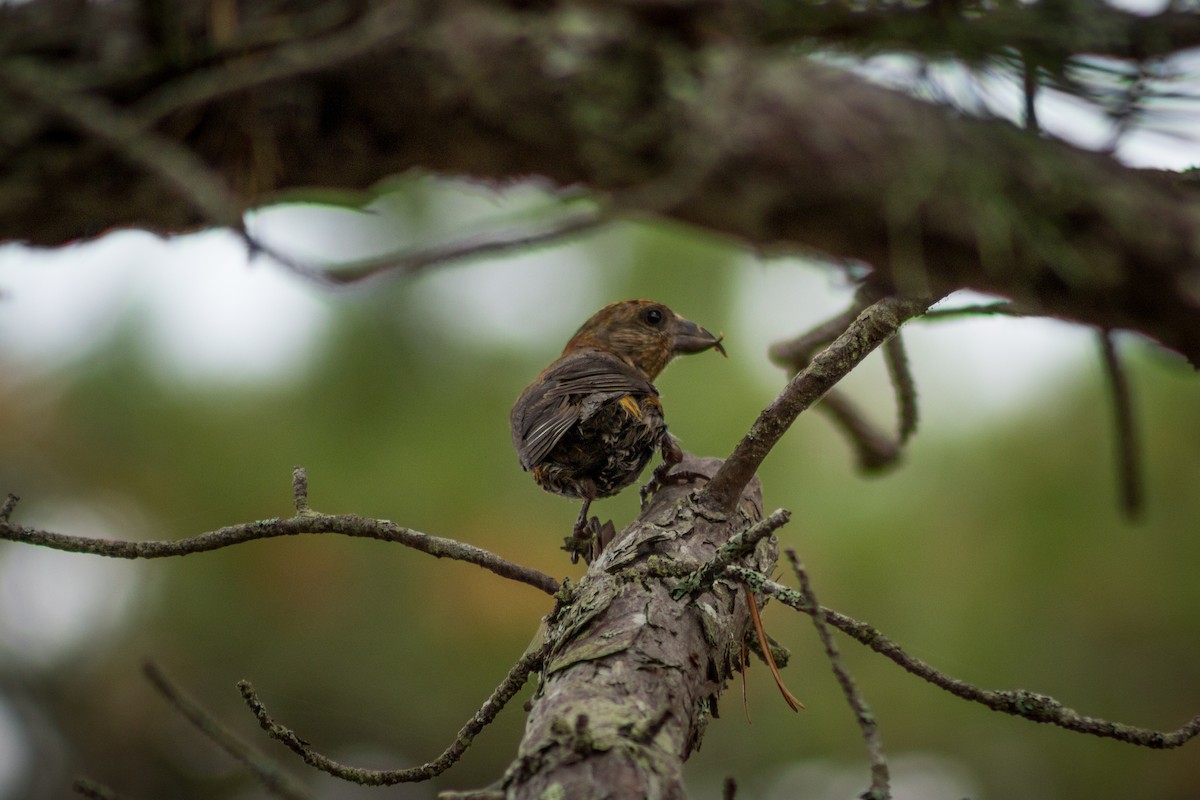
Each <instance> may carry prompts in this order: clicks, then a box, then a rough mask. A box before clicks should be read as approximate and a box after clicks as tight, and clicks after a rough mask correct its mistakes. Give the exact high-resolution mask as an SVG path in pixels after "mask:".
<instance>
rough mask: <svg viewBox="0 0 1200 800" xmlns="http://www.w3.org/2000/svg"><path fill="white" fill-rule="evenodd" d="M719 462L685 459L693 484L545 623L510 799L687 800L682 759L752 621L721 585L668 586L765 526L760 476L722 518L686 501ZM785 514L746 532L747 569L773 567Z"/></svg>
mask: <svg viewBox="0 0 1200 800" xmlns="http://www.w3.org/2000/svg"><path fill="white" fill-rule="evenodd" d="M719 464H720V462H719V461H717V460H716V459H701V458H697V457H695V456H693V455H691V454H685V456H684V460H683V462H682V463H681V464H680V465H679V466H678V467H676V468H675V469H676V470H677V471H678V473H679V475H680V476H682V477H686V478H687V480H686V481H684V480H675V481H668V482H667V483H666V484H665V485H664V486H663V487H662V488H660V489H659V490H658V492H657V493H656V494H655V495H654V496H653V498H652V499H651V501H650V502H649V503H648V504H647V506H646V507H645V508H644V509H643V511H642V513H641V515H640V516H639V518H638V519H637V520H636V521H635V522H633V523H632V524H630V525H629V526H628V527H627V528H626V529H625V530H623V531H622V532H621V533H620V534H619V535H618V537H617V538H616V539H615V540H614V541H613V542H611V543H610V544H609V545H608V546H607V547H606V549H605V550H604V552H603V553H601V554H600V556H599V557H597V558H596V559H594V560H593V561H592V563H591V565H590V566H589V568H588V571H587V574H586V575H585V576H584V577H583V578H582V579H581V581H580V583H579V585H578V588H577V589H575V590H574V591H573V592H571V593H570V596H569V597H567V598H565V599H564V600H563V602H562V603H561V605H560V606H559V608H558V609H556V611H555V613H554V614H553V615H551V616H550V617H549V618H548V619H547V624H546V639H547V641H548V642H549V647H550V653H549V657H548V659H547V662H546V667H545V669H544V670H543V673H542V684H541V688H540V689H539V691H538V692H537V693H536V694H535V696H534V700H533V704H532V708H531V709H530V712H529V718H528V722H527V723H526V728H525V736H524V738H523V740H522V743H521V747H520V751H519V757H518V758H517V760H516V761H515V762H513V764H512V765H511V766H510V767H509V769H508V772H507V774H506V776H505V779H504V786H505V789H506V790H507V794H506V796H507V797H508V798H510V800H524V798H544V797H549V796H555V797H569V798H572V800H589V799H590V798H597V799H599V798H611V797H656V798H671V799H675V798H682V797H683V796H684V793H683V775H682V772H683V762H684V761H685V760H686V759H687V757H688V756H689V755H690V754H691V753H692V752H693V751H694V750H695V749H696V748H697V747H699V745H700V741H701V738H702V736H703V733H704V728H705V726H706V724H707V722H708V720H709V719H710V718H711V717H715V716H716V709H717V701H718V698H719V697H720V695H721V693H722V692H723V691H724V689H725V685H726V682H727V681H728V679H729V678H730V677H731V676H732V675H733V674H734V672H735V671H736V670H737V664H738V656H739V653H740V652H741V646H742V642H743V641H744V640H745V637H746V634H747V632H748V630H749V626H750V614H749V610H748V606H747V604H746V595H745V593H744V592H743V591H742V589H741V587H739V586H736V585H731V583H730V582H729V581H727V580H718V581H716V582H715V583H714V584H712V585H711V586H710V587H708V588H707V589H699V590H698V591H697V593H696V594H694V595H692V596H691V597H690V598H689V599H687V600H676V599H675V598H673V597H672V591H671V590H672V588H674V586H675V585H677V582H678V581H679V580H680V578H683V577H685V576H687V575H689V574H691V573H692V572H694V571H695V570H696V569H697V568H699V567H700V565H701V564H702V563H704V562H705V561H708V560H709V559H711V558H712V557H714V556H715V555H716V553H717V551H718V548H720V546H721V545H722V544H723V543H725V542H726V541H728V540H729V539H730V538H731V537H732V536H734V534H736V533H737V532H738V531H741V530H746V529H747V528H750V526H751V523H752V522H754V521H756V520H758V519H759V518H760V517H761V516H762V506H761V503H762V501H761V494H760V491H761V489H760V487H759V485H758V482H757V480H756V481H754V482H752V483H751V484H750V485H749V487H747V489H746V492H745V494H744V495H743V496H742V498H741V502H740V503H739V504H738V507H737V508H736V509H735V510H733V511H732V513H730V514H728V515H722V516H720V518H715V517H714V518H710V516H708V515H706V512H705V511H704V510H703V509H702V508H700V507H698V506H697V505H696V504H695V503H694V502H693V501H692V500H691V499H690V492H691V491H692V490H693V489H694V488H695V486H696V484H697V483H702V482H703V481H704V480H705V479H706V478H705V477H704V476H711V475H713V474H714V473H715V472H716V470H717V467H718V465H719ZM782 517H783V515H775V517H774V519H773V521H772V523H768V526H765V527H759V528H755V529H752V530H753V532H752V533H750V534H749V536H750V537H754V536H758V535H760V534H761V535H762V536H763V538H760V539H759V541H758V544H757V546H756V547H755V548H754V550H753V552H752V553H749V554H746V555H744V556H743V557H742V560H741V563H743V564H750V565H755V566H756V567H757V568H758V569H770V568H771V566H772V565H773V564H774V561H775V555H776V553H775V545H774V543H773V541H772V539H771V538H770V537H769V536H768V535H767V533H768V532H769V526H770V525H772V524H774V523H775V522H778V521H780V520H781V519H782ZM745 541H746V539H745V537H744V538H743V540H742V542H743V543H744V542H745ZM736 549H738V548H737V547H736V546H734V547H733V548H731V550H736ZM728 552H729V551H726V554H728ZM722 558H724V556H722ZM693 585H694V582H693Z"/></svg>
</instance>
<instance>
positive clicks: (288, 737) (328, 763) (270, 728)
mask: <svg viewBox="0 0 1200 800" xmlns="http://www.w3.org/2000/svg"><path fill="white" fill-rule="evenodd" d="M548 649H549V645H548V644H546V643H543V644H542V646H541V647H539V648H537V649H535V650H531V651H529V652H527V653H526V654H525V655H523V656H521V658H520V659H519V660H518V661H517V663H516V664H514V665H513V667H512V669H510V670H509V672H508V675H507V676H505V678H504V680H503V681H502V682H501V683H500V685H499V686H497V687H496V690H495V691H494V692H492V694H491V696H490V697H488V699H487V700H485V701H484V703H483V705H482V706H480V707H479V710H478V711H476V712H475V714H474V715H473V716H472V717H471V718H470V719H469V720H467V723H466V724H465V725H463V726H462V729H461V730H459V732H458V735H457V736H455V737H454V741H453V742H451V744H450V746H449V747H447V748H446V749H445V750H444V751H443V752H442V754H441V755H440V756H438V757H437V758H435V759H434V760H433V761H430V762H428V763H425V764H422V765H421V766H419V767H412V768H409V769H397V770H377V769H363V768H361V767H351V766H348V765H346V764H342V763H340V762H337V761H334V760H333V759H331V758H329V757H328V756H325V755H323V754H321V753H318V752H317V751H316V750H314V749H313V748H312V747H311V746H310V745H309V744H308V742H306V741H304V739H302V738H300V737H299V736H298V735H297V734H296V732H295V731H293V730H292V729H291V728H288V727H286V726H285V725H282V724H280V723H278V722H276V721H275V719H274V718H273V717H272V716H271V715H270V714H269V713H268V712H267V709H266V707H265V706H264V705H263V704H262V701H260V700H259V699H258V695H257V694H256V693H255V691H254V687H253V686H251V685H250V682H249V681H241V682H239V683H238V689H239V690H240V691H241V693H242V698H243V699H244V700H245V701H246V705H247V706H249V707H250V711H251V712H253V714H254V716H255V718H257V719H258V724H259V725H260V726H262V729H263V730H264V731H266V732H267V735H268V736H270V737H271V738H272V739H275V740H276V741H279V742H281V743H283V744H284V745H285V746H286V747H287V748H288V749H290V750H291V751H292V752H293V753H295V754H296V755H298V756H300V757H301V758H302V759H304V762H305V763H306V764H308V765H309V766H312V767H315V768H316V769H319V770H321V771H322V772H325V773H328V774H330V775H332V776H334V777H335V778H341V779H342V780H345V781H350V782H352V783H357V784H360V785H363V786H392V785H394V784H397V783H417V782H420V781H427V780H429V779H430V778H434V777H437V776H438V775H441V774H442V773H443V772H445V771H446V770H448V769H450V767H452V766H454V764H455V763H456V762H457V761H458V760H459V759H460V758H462V755H463V753H465V752H466V750H467V748H468V747H470V746H471V742H472V741H473V740H474V739H475V737H476V736H477V735H478V734H479V732H480V731H482V730H483V729H484V728H486V727H487V726H488V725H489V724H491V722H492V720H494V719H495V718H496V716H497V715H498V714H499V713H500V711H501V710H503V708H504V706H505V705H507V704H508V701H510V700H512V699H513V697H515V696H516V694H517V692H519V691H520V690H521V687H522V686H524V685H525V682H526V681H527V680H528V679H529V676H530V675H531V674H532V673H533V672H535V671H537V670H539V669H541V667H542V664H543V663H545V660H546V653H547V651H548Z"/></svg>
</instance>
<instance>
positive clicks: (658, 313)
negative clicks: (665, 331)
mask: <svg viewBox="0 0 1200 800" xmlns="http://www.w3.org/2000/svg"><path fill="white" fill-rule="evenodd" d="M642 319H644V320H646V322H648V323H650V324H651V325H657V324H659V323H660V322H662V321H663V312H662V309H660V308H648V309H646V313H644V314H642Z"/></svg>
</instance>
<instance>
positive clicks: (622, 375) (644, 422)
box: [509, 300, 725, 561]
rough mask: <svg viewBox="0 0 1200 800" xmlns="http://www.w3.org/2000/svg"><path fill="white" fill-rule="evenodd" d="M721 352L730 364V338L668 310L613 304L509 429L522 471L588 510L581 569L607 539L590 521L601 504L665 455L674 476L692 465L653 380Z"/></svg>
mask: <svg viewBox="0 0 1200 800" xmlns="http://www.w3.org/2000/svg"><path fill="white" fill-rule="evenodd" d="M712 348H715V349H716V350H718V351H719V352H720V353H721V354H722V355H724V354H725V349H724V348H723V347H722V346H721V337H719V336H713V335H712V334H711V333H709V332H708V331H707V330H705V329H704V328H701V327H700V326H699V325H697V324H696V323H694V322H691V321H690V320H686V319H684V318H683V317H681V316H679V315H678V314H676V313H675V312H674V311H672V310H671V309H669V308H667V307H666V306H664V305H663V304H662V303H656V302H654V301H652V300H624V301H621V302H617V303H612V304H610V305H607V306H605V307H604V308H602V309H600V310H599V311H597V312H596V314H595V315H594V316H593V317H592V318H591V319H589V320H588V321H587V322H585V323H583V326H582V327H581V328H580V329H579V330H578V331H577V332H576V333H575V335H574V336H573V337H571V340H570V341H569V342H567V346H566V347H565V348H563V352H562V355H561V356H560V357H559V358H558V359H557V360H556V361H554V363H552V364H550V366H548V367H546V368H545V369H544V370H542V371H541V373H540V374H539V375H538V376H537V378H536V379H534V381H533V383H531V384H529V386H528V387H526V388H525V391H523V392H522V393H521V396H520V397H519V398H517V402H516V404H515V405H514V406H513V409H512V413H511V414H510V416H509V427H510V428H511V429H512V438H513V444H514V445H515V446H516V448H517V455H518V456H519V457H520V459H521V467H522V469H525V470H527V471H532V472H533V479H534V480H535V481H536V482H537V484H538V485H539V486H541V487H542V488H543V489H545V490H546V491H548V492H553V493H554V494H558V495H562V496H564V497H574V498H578V499H580V500H583V508H581V509H580V511H579V517H578V519H576V520H575V527H574V529H573V533H572V536H570V537H568V538H567V546H566V547H565V548H564V549H566V550H568V551H569V552H570V553H571V560H572V561H575V560H576V559H577V558H578V554H579V552H580V546H581V544H582V543H583V542H586V541H588V540H589V539H594V538H595V535H596V534H598V533H599V531H600V526H599V520H596V519H593V520H592V521H591V522H590V523H589V522H588V520H587V512H588V508H589V506H590V505H591V502H592V501H593V500H595V499H596V498H600V497H611V496H612V495H614V494H616V493H617V492H619V491H621V490H622V489H624V488H625V487H626V486H628V485H629V484H631V483H633V482H634V481H635V480H637V478H638V476H639V475H640V474H641V473H642V470H643V469H644V468H645V466H646V462H648V461H649V460H650V457H651V456H652V455H653V454H654V451H655V450H661V451H662V454H663V463H664V465H665V466H669V465H670V464H674V463H678V462H679V460H680V459H681V458H682V454H681V452H680V450H679V445H678V443H676V441H675V440H674V438H673V437H672V436H671V435H670V434H669V433H667V424H666V422H665V420H664V418H663V408H662V403H661V402H660V401H659V397H658V390H657V389H655V388H654V384H653V380H654V379H655V378H656V377H658V374H659V373H660V372H662V370H663V368H664V367H665V366H666V365H667V362H669V361H670V360H671V359H672V358H674V357H675V356H677V355H681V354H687V353H699V352H702V351H704V350H709V349H712ZM664 474H665V473H664ZM656 476H657V472H656ZM610 527H611V526H610ZM597 545H599V546H602V545H603V542H595V541H593V548H597Z"/></svg>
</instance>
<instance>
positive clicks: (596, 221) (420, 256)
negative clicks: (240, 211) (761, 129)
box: [247, 209, 612, 286]
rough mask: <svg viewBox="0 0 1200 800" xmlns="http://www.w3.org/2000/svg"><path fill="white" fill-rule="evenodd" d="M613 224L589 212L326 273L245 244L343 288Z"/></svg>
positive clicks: (303, 273) (600, 213)
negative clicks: (535, 226) (379, 277)
mask: <svg viewBox="0 0 1200 800" xmlns="http://www.w3.org/2000/svg"><path fill="white" fill-rule="evenodd" d="M611 220H612V216H611V214H610V213H609V212H608V211H606V210H603V209H600V210H590V211H585V212H578V213H574V214H570V215H567V216H564V217H562V218H561V219H558V220H555V221H554V222H553V223H552V224H550V225H546V226H544V227H541V228H536V229H526V230H517V231H511V230H505V231H500V232H497V233H484V234H479V235H477V236H468V237H464V238H462V239H457V240H454V241H451V242H448V243H446V244H440V245H434V246H432V247H427V248H419V249H415V250H405V251H401V252H394V253H386V254H384V255H382V256H376V257H373V258H364V259H360V260H357V261H348V262H343V263H340V264H332V265H329V266H324V267H318V266H313V265H311V264H305V263H303V262H301V261H299V260H298V259H296V258H294V257H292V256H289V255H287V254H284V253H281V252H280V251H279V250H277V249H274V248H272V247H270V246H268V245H265V244H263V243H262V242H261V241H259V240H257V239H253V238H249V239H248V240H247V241H248V244H249V245H250V247H251V249H252V250H255V251H258V252H261V253H264V254H265V255H267V256H269V257H270V258H272V259H274V260H275V261H278V262H279V263H280V264H282V265H283V266H284V267H287V268H288V269H289V270H291V271H292V272H295V273H296V274H298V275H301V276H303V277H305V278H309V279H311V280H314V281H317V282H319V283H323V284H328V285H334V286H343V285H346V284H351V283H357V282H359V281H363V280H366V279H368V278H372V277H374V276H376V275H380V274H382V273H385V272H389V273H393V274H399V275H411V274H413V273H416V272H420V271H421V270H424V269H428V268H429V267H434V266H441V265H443V264H450V263H455V262H463V261H471V260H474V259H479V258H491V257H495V256H499V255H502V254H504V253H509V252H514V251H524V250H530V249H532V248H535V247H539V246H545V245H551V244H559V243H561V242H563V241H564V240H566V239H569V238H571V237H572V236H577V235H579V234H581V233H584V232H586V231H589V230H593V229H595V228H598V227H600V226H602V225H604V224H606V223H608V222H610V221H611Z"/></svg>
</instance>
